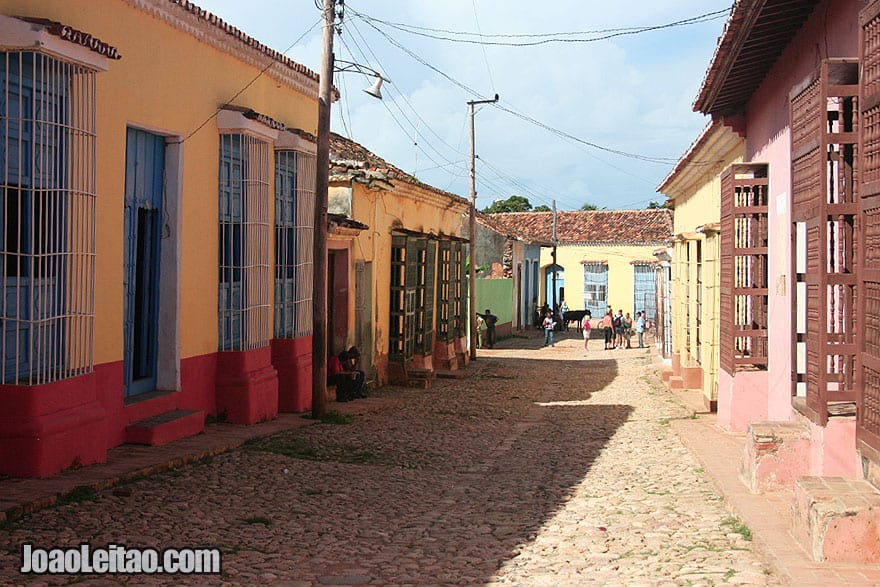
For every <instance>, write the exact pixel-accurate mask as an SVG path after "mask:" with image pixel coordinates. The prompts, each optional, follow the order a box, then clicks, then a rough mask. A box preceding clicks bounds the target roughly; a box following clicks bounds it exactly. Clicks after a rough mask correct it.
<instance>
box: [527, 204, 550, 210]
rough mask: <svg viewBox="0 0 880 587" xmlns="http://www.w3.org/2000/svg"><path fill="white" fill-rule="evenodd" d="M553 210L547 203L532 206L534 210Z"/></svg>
mask: <svg viewBox="0 0 880 587" xmlns="http://www.w3.org/2000/svg"><path fill="white" fill-rule="evenodd" d="M552 211H553V210H551V209H550V206H548V205H547V204H541V205H540V206H535V207H534V208H532V212H552Z"/></svg>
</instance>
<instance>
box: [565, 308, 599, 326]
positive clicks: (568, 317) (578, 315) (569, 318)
mask: <svg viewBox="0 0 880 587" xmlns="http://www.w3.org/2000/svg"><path fill="white" fill-rule="evenodd" d="M592 317H593V314H592V313H591V312H590V311H589V310H569V311H568V312H565V313H563V314H562V322H563V324H564V326H563V328H564V329H565V330H568V324H569V323H570V322H577V325H578V330H580V328H581V326H582V324H581V323H582V322H583V320H584V318H592Z"/></svg>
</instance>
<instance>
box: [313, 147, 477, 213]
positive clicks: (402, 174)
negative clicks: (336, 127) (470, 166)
mask: <svg viewBox="0 0 880 587" xmlns="http://www.w3.org/2000/svg"><path fill="white" fill-rule="evenodd" d="M367 171H369V172H371V175H372V176H373V177H372V178H373V179H380V180H385V181H394V180H397V181H403V182H406V183H408V184H411V185H414V186H418V187H420V188H423V189H425V190H428V191H430V192H434V193H435V194H439V195H443V196H446V197H449V198H453V199H455V200H458V201H459V203H461V204H467V203H468V201H467V200H465V199H464V198H462V197H461V196H458V195H456V194H453V193H450V192H446V191H443V190H441V189H440V188H435V187H434V186H431V185H428V184H426V183H422V182H421V181H419V180H418V179H416V178H415V177H413V176H412V175H410V174H409V173H407V172H406V171H403V170H402V169H400V168H398V167H395V166H394V165H392V164H391V163H388V162H387V161H385V160H384V159H382V158H381V157H379V156H378V155H376V154H375V153H373V152H371V151H369V150H368V149H367V148H366V147H364V146H363V145H361V144H359V143H356V142H354V141H353V140H351V139H349V138H346V137H344V136H342V135H339V134H336V133H330V174H331V175H337V176H338V175H350V174H352V173H353V172H354V173H358V172H360V173H363V172H367ZM377 174H378V175H379V176H381V177H376V175H377Z"/></svg>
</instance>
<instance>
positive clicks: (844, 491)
mask: <svg viewBox="0 0 880 587" xmlns="http://www.w3.org/2000/svg"><path fill="white" fill-rule="evenodd" d="M794 494H795V495H794V499H795V501H794V506H793V514H794V515H793V520H792V534H793V535H794V537H795V538H796V539H797V540H798V541H799V542H800V543H801V545H802V546H803V547H804V548H805V549H806V551H807V553H808V554H809V555H810V556H811V557H812V558H813V560H815V561H818V562H833V563H855V564H877V563H880V491H878V490H877V488H876V487H874V486H873V485H871V484H870V483H869V482H868V481H866V480H864V479H852V478H847V477H801V478H799V479H798V480H797V481H796V482H795V485H794Z"/></svg>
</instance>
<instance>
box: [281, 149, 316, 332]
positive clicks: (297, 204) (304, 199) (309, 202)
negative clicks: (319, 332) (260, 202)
mask: <svg viewBox="0 0 880 587" xmlns="http://www.w3.org/2000/svg"><path fill="white" fill-rule="evenodd" d="M315 161H316V160H315V156H314V155H311V154H309V153H303V152H300V151H293V150H281V151H276V152H275V337H276V338H300V337H304V336H309V335H311V333H312V320H311V314H312V298H311V292H312V287H311V286H312V254H311V253H312V242H313V235H314V227H313V224H314V220H313V217H314V207H315V190H314V185H315V181H314V179H315V165H316V164H315Z"/></svg>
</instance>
